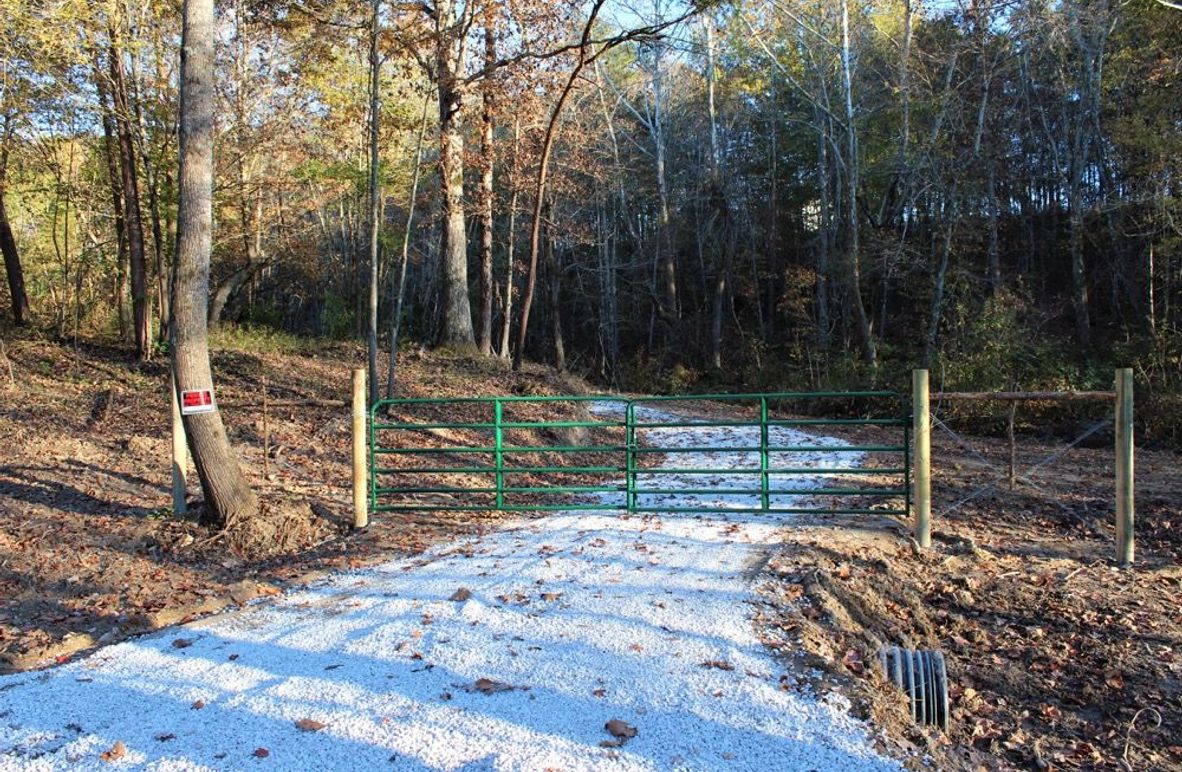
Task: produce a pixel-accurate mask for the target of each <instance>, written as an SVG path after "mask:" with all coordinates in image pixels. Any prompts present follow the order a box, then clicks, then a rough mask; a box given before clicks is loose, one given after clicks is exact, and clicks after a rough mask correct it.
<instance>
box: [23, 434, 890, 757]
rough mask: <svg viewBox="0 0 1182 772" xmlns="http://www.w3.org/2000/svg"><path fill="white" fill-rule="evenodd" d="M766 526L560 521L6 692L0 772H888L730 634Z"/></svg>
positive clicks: (836, 705)
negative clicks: (347, 771) (217, 771)
mask: <svg viewBox="0 0 1182 772" xmlns="http://www.w3.org/2000/svg"><path fill="white" fill-rule="evenodd" d="M653 431H668V430H653ZM756 431H758V430H757V429H751V428H748V429H724V428H713V427H711V428H700V429H699V428H690V429H684V430H677V431H676V432H673V433H670V434H669V435H668V436H665V437H663V438H662V439H661V441H662V443H663V444H665V443H683V444H686V445H687V446H693V445H709V446H750V445H751V444H752V438H751V437H749V436H746V434H749V433H751V432H756ZM782 431H784V432H786V433H788V432H790V433H791V434H792V435H793V436H792V437H785V438H783V439H784V441H785V444H787V442H788V441H789V440H799V439H801V437H802V436H803V435H800V433H798V432H794V431H793V430H787V429H785V430H782ZM751 455H753V454H748V453H739V452H735V453H728V452H725V451H722V452H716V453H715V454H713V456H712V457H711V458H710V459H708V460H703V463H704V464H705V465H707V466H712V467H718V468H722V469H726V468H741V467H744V466H747V465H748V464H750V462H751V459H750V458H749V456H751ZM850 455H851V454H850V453H836V452H834V453H826V452H816V453H814V454H812V455H811V456H810V457H809V458H807V459H799V460H798V462H794V465H797V466H800V465H810V466H817V467H819V468H822V467H832V466H834V465H837V464H849V463H850V461H851V459H850ZM678 463H684V459H679V460H678ZM723 476H725V475H723ZM702 477H703V479H702V480H697V481H695V482H694V485H699V484H701V486H702V487H708V486H709V485H711V483H712V482H713V484H714V485H718V484H719V482H720V481H712V480H711V479H710V476H709V475H704V476H702ZM665 482H666V483H668V482H669V481H668V480H666V481H665ZM730 484H731V483H730V482H727V485H730ZM776 484H777V485H783V486H784V487H787V486H788V485H791V486H792V487H796V488H799V487H801V486H802V485H803V486H805V487H816V486H817V485H819V478H818V477H813V478H809V477H804V478H795V479H792V480H791V482H787V481H785V482H783V483H780V482H779V481H777V483H776ZM722 487H725V486H722ZM756 495H757V494H756ZM734 499H735V497H734V496H730V497H728V500H729V501H732V502H733V501H734ZM666 503H669V504H671V505H675V504H677V502H676V500H675V498H674V499H671V500H669V501H667V502H666ZM692 503H693V505H694V506H697V505H701V504H709V503H710V502H709V501H707V500H705V499H704V498H703V497H702V496H701V495H697V496H696V497H695V500H694V501H693V502H692ZM783 525H784V522H783V521H780V520H776V519H774V518H773V519H768V518H752V517H747V516H743V515H738V514H732V515H729V516H728V515H722V514H720V515H714V516H691V515H661V516H657V515H651V516H645V517H641V516H632V517H628V516H624V515H618V516H615V515H612V516H609V515H601V514H573V513H572V514H560V515H557V516H554V517H550V518H546V519H543V520H536V521H533V522H529V523H525V524H522V525H520V526H519V527H517V528H515V529H510V530H502V531H498V532H495V533H492V534H490V535H487V536H485V537H483V538H478V539H473V540H470V541H467V542H463V543H461V544H460V545H459V546H452V547H448V548H442V549H439V550H436V551H434V552H430V553H427V555H425V556H423V557H421V558H417V559H410V560H400V561H394V562H390V563H386V564H383V565H380V566H377V567H374V568H370V569H366V570H363V571H359V572H355V573H351V574H347V575H342V576H339V577H336V578H334V579H332V580H329V581H327V582H324V583H322V584H319V585H316V586H314V587H312V588H309V589H306V590H304V591H300V592H296V593H292V594H289V595H287V596H284V597H283V598H281V599H277V600H275V601H272V602H266V603H263V604H261V605H258V606H254V607H250V608H248V609H246V610H244V611H241V612H238V613H235V614H230V615H224V616H219V617H213V618H210V619H208V620H205V621H203V622H199V623H196V624H192V625H189V626H186V627H181V628H175V629H172V630H170V631H168V632H167V633H164V634H159V635H156V636H153V637H149V638H142V639H139V640H135V641H130V642H125V643H122V644H119V645H116V646H112V647H108V648H105V649H101V650H99V651H98V652H96V653H95V654H94V655H92V656H90V657H89V658H86V659H83V660H79V661H77V662H74V663H71V664H69V665H66V666H64V667H59V668H55V669H52V670H49V671H45V672H43V673H40V674H32V673H27V674H18V675H13V676H7V677H4V678H2V679H0V717H2V720H0V769H9V768H12V769H26V768H29V769H66V768H69V769H78V768H87V767H90V768H96V769H99V768H101V769H105V768H106V762H104V761H103V760H102V758H101V754H103V753H107V754H108V758H110V757H111V756H112V755H114V756H121V761H123V762H125V763H130V764H131V765H133V766H140V767H143V768H151V769H165V768H167V769H208V768H227V767H230V768H238V767H242V766H245V765H248V764H252V763H254V762H256V761H257V760H258V759H259V758H264V757H265V758H266V759H267V763H268V766H269V767H270V768H276V769H301V770H303V769H311V768H321V769H344V768H377V767H382V768H395V769H423V768H431V769H491V768H496V769H530V770H534V769H544V768H562V769H600V768H612V769H670V768H683V769H712V768H723V767H725V768H728V769H759V770H767V769H777V770H791V769H802V770H803V769H855V770H857V769H895V768H898V764H897V762H895V761H893V760H891V759H889V758H886V757H884V756H881V755H879V754H878V752H876V751H875V749H874V748H875V744H876V743H875V741H874V740H873V738H872V737H871V735H870V732H869V730H868V729H867V727H866V726H865V725H864V724H862V723H860V722H859V721H857V720H855V719H853V718H851V717H850V715H849V712H848V704H847V703H845V702H844V701H843V700H842V699H840V698H831V699H823V700H819V699H817V698H815V697H813V696H810V695H809V693H808V692H807V688H806V689H802V688H799V687H800V686H801V683H802V679H801V678H800V676H799V675H798V674H796V673H793V672H790V671H786V670H785V667H784V665H783V662H782V660H777V659H776V658H774V657H772V656H771V655H770V654H769V653H768V651H767V649H766V648H765V647H764V645H763V643H762V642H761V640H760V638H759V637H758V635H757V633H756V631H755V629H754V627H753V625H752V608H751V606H750V605H749V601H750V600H751V593H750V587H749V582H748V578H747V574H746V571H747V569H748V567H749V564H750V561H751V558H752V555H753V554H754V553H756V552H758V550H760V549H761V548H766V547H767V546H768V545H769V544H771V542H772V541H773V540H774V539H775V538H776V532H777V531H778V530H779V529H781V528H782V527H783Z"/></svg>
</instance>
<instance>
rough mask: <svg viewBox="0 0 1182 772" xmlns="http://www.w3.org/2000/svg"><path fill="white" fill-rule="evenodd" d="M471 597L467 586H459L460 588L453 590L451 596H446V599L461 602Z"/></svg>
mask: <svg viewBox="0 0 1182 772" xmlns="http://www.w3.org/2000/svg"><path fill="white" fill-rule="evenodd" d="M471 597H472V591H471V590H469V589H468V588H467V587H461V588H460V589H458V590H456V591H455V592H453V593H452V594H451V597H450V598H448V600H454V601H455V602H456V603H461V602H463V601H466V600H468V598H471Z"/></svg>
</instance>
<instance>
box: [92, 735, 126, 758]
mask: <svg viewBox="0 0 1182 772" xmlns="http://www.w3.org/2000/svg"><path fill="white" fill-rule="evenodd" d="M126 755H127V746H126V745H124V744H123V741H122V740H116V741H115V744H114V745H112V746H111V748H110V750H106V751H103V752H102V753H100V754H99V758H100V759H102V760H103V761H107V762H111V761H118V760H119V759H121V758H123V757H124V756H126Z"/></svg>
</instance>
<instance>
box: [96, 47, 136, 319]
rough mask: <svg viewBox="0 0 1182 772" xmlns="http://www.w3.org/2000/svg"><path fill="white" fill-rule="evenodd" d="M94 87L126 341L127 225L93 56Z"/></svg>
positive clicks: (107, 108)
mask: <svg viewBox="0 0 1182 772" xmlns="http://www.w3.org/2000/svg"><path fill="white" fill-rule="evenodd" d="M94 88H95V91H96V93H97V94H98V101H99V105H100V110H99V111H100V112H101V113H102V122H103V155H104V160H105V161H106V166H107V182H108V184H109V185H110V188H111V212H112V214H113V215H114V218H115V264H116V266H117V267H116V271H115V287H114V289H115V292H114V298H113V300H114V302H115V309H116V314H117V316H118V318H119V338H120V340H124V341H126V340H127V327H128V325H127V314H126V303H125V297H126V294H127V292H126V286H127V268H126V266H127V226H126V224H125V222H124V219H123V210H124V208H123V178H122V176H121V175H120V173H119V161H118V159H117V157H116V150H115V143H116V138H115V121H114V119H113V118H112V112H113V108H112V107H111V105H110V96H109V94H108V88H107V76H106V75H104V74H103V68H102V57H101V55H100V54H99V53H97V52H96V53H95V55H94Z"/></svg>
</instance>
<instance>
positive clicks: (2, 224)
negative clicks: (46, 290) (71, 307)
mask: <svg viewBox="0 0 1182 772" xmlns="http://www.w3.org/2000/svg"><path fill="white" fill-rule="evenodd" d="M11 135H12V130H11V128H10V124H9V118H8V116H5V118H4V129H3V133H2V134H0V252H3V253H4V272H5V274H7V276H8V294H9V296H10V298H11V302H12V322H13V324H15V325H16V326H17V327H23V326H24V325H25V323H26V322H27V321H28V320H27V318H26V317H27V315H28V313H29V296H28V294H26V292H25V272H24V269H23V268H22V267H21V256H20V252H18V251H17V248H16V239H15V238H13V236H12V227H11V226H10V225H9V224H8V210H7V209H5V208H4V190H5V185H6V183H7V178H8V139H9V137H10V136H11Z"/></svg>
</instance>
